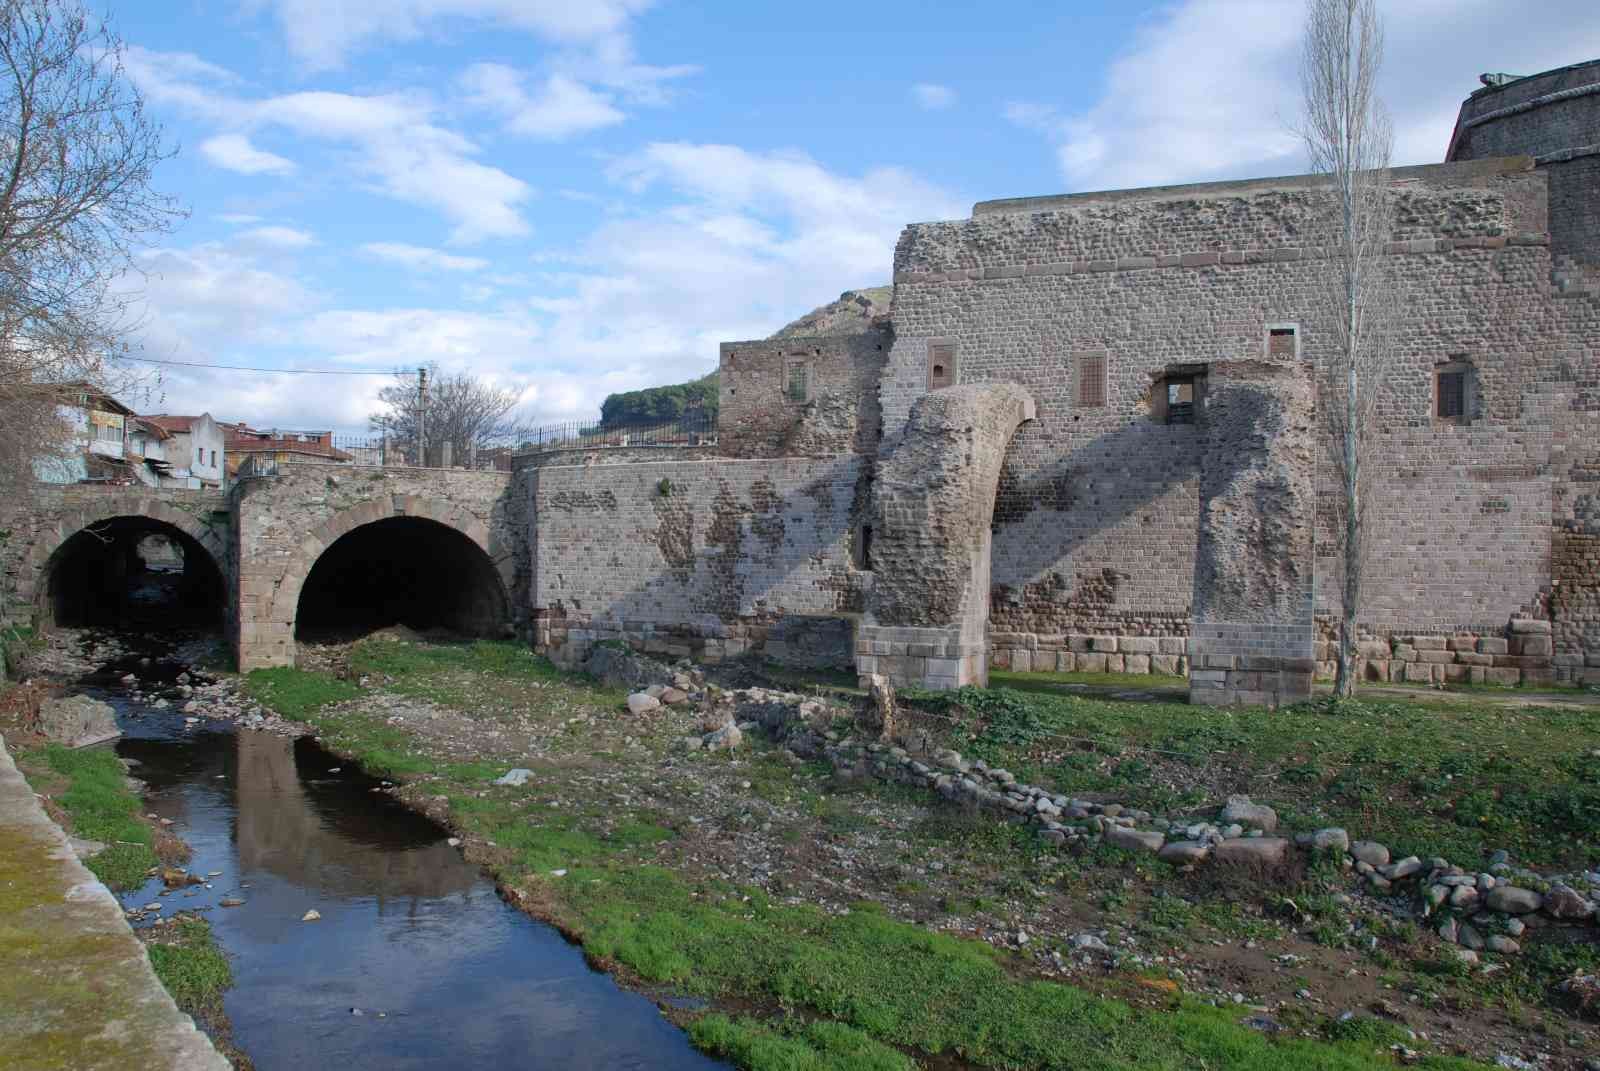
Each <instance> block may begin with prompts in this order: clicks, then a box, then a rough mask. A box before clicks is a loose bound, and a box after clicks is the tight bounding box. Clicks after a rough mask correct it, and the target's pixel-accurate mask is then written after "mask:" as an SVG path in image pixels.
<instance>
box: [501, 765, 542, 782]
mask: <svg viewBox="0 0 1600 1071" xmlns="http://www.w3.org/2000/svg"><path fill="white" fill-rule="evenodd" d="M532 776H533V771H532V770H525V769H523V768H522V767H520V766H519V767H517V768H516V769H515V770H507V771H506V772H505V773H504V774H502V775H500V776H499V777H497V778H495V781H494V783H495V784H497V785H511V786H513V787H515V786H518V785H525V784H527V783H528V778H530V777H532Z"/></svg>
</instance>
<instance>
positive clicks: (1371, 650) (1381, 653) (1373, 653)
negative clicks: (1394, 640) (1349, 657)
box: [1356, 640, 1392, 662]
mask: <svg viewBox="0 0 1600 1071" xmlns="http://www.w3.org/2000/svg"><path fill="white" fill-rule="evenodd" d="M1391 653H1392V652H1391V649H1390V647H1389V644H1388V643H1387V642H1385V641H1384V640H1359V641H1357V643H1356V654H1358V655H1360V656H1361V657H1362V658H1376V659H1381V660H1382V661H1384V662H1387V661H1388V660H1389V655H1390V654H1391Z"/></svg>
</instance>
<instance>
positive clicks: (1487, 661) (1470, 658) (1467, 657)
mask: <svg viewBox="0 0 1600 1071" xmlns="http://www.w3.org/2000/svg"><path fill="white" fill-rule="evenodd" d="M1456 661H1457V662H1459V663H1461V664H1462V665H1463V666H1492V665H1494V655H1487V654H1475V653H1474V652H1472V651H1457V652H1456Z"/></svg>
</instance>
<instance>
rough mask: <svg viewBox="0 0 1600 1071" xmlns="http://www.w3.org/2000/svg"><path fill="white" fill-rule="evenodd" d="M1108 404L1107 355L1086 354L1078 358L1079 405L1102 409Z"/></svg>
mask: <svg viewBox="0 0 1600 1071" xmlns="http://www.w3.org/2000/svg"><path fill="white" fill-rule="evenodd" d="M1105 404H1106V355H1105V354H1103V353H1086V354H1084V355H1083V356H1082V357H1080V358H1078V405H1080V406H1083V407H1086V408H1100V407H1103V406H1104V405H1105Z"/></svg>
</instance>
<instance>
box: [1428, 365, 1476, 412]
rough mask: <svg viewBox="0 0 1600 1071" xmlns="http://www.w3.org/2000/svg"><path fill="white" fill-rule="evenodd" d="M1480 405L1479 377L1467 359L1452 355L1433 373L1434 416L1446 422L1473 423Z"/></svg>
mask: <svg viewBox="0 0 1600 1071" xmlns="http://www.w3.org/2000/svg"><path fill="white" fill-rule="evenodd" d="M1477 408H1478V398H1477V379H1476V377H1475V376H1474V375H1473V374H1472V365H1471V364H1469V363H1468V362H1467V361H1466V360H1465V359H1464V358H1461V357H1456V358H1452V359H1451V360H1450V361H1448V362H1446V363H1445V364H1442V365H1439V366H1438V367H1437V368H1435V369H1434V372H1433V415H1434V419H1435V420H1437V421H1439V422H1440V423H1444V424H1470V423H1472V416H1473V413H1474V411H1476V409H1477Z"/></svg>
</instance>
